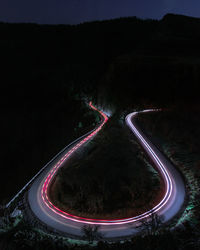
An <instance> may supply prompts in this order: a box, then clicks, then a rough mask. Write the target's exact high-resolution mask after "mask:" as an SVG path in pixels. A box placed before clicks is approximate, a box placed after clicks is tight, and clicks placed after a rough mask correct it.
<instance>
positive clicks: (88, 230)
mask: <svg viewBox="0 0 200 250" xmlns="http://www.w3.org/2000/svg"><path fill="white" fill-rule="evenodd" d="M99 227H100V226H98V225H94V226H93V225H84V226H83V227H82V229H81V231H82V233H83V239H86V240H88V241H89V243H92V242H93V241H94V240H100V239H102V237H103V235H102V233H100V232H99Z"/></svg>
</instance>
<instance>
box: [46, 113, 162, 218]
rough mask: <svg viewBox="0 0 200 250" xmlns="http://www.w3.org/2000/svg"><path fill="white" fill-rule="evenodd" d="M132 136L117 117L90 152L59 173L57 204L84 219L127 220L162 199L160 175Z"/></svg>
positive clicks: (53, 189) (54, 196)
mask: <svg viewBox="0 0 200 250" xmlns="http://www.w3.org/2000/svg"><path fill="white" fill-rule="evenodd" d="M130 136H131V135H130V133H129V131H128V129H127V128H125V127H124V125H123V126H122V125H120V124H119V122H118V116H117V115H115V116H113V117H112V118H111V120H110V121H109V123H108V124H107V126H106V127H105V128H104V130H103V132H101V133H100V134H99V135H98V136H97V137H96V138H95V139H93V141H92V142H91V143H90V145H88V147H89V149H87V150H86V153H85V154H84V155H83V156H82V157H81V158H80V159H79V160H76V159H74V160H72V161H71V162H70V164H69V163H67V164H66V167H62V169H61V170H60V171H59V172H58V176H57V177H56V179H55V182H54V184H53V185H52V187H51V190H50V192H49V195H50V196H51V199H52V200H53V201H54V204H57V206H58V207H60V208H62V209H64V210H65V211H68V212H69V211H72V212H73V213H74V214H76V215H77V214H79V215H81V216H83V217H85V216H86V217H93V218H94V217H95V218H96V217H99V218H119V217H124V218H126V217H129V216H133V215H137V214H138V213H141V212H143V211H144V209H145V206H149V207H151V206H152V205H153V204H154V203H155V202H157V201H158V200H159V199H161V197H162V190H161V189H160V180H159V176H158V173H157V172H156V171H154V172H153V171H152V167H151V166H150V167H148V166H147V165H145V164H144V162H143V161H142V159H140V157H139V156H141V155H140V150H141V149H140V148H138V147H136V145H134V144H133V142H131V141H130Z"/></svg>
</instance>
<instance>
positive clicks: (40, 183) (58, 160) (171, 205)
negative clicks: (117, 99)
mask: <svg viewBox="0 0 200 250" xmlns="http://www.w3.org/2000/svg"><path fill="white" fill-rule="evenodd" d="M89 105H90V107H91V108H92V109H93V110H96V111H98V112H99V113H100V115H101V117H102V121H101V123H100V125H98V127H96V128H95V129H94V130H92V131H91V132H89V133H87V134H86V135H84V136H82V137H81V138H79V139H77V140H76V141H74V142H73V143H71V144H70V145H69V147H66V148H65V150H64V151H61V152H60V153H59V154H58V155H57V156H56V157H55V158H54V160H53V161H51V162H50V163H49V164H48V165H47V166H46V167H45V168H44V169H43V171H42V172H41V173H40V174H39V175H38V176H37V177H36V178H35V180H34V181H33V183H32V185H31V187H30V189H29V192H28V202H29V205H30V208H31V210H32V212H33V213H34V215H35V216H36V217H37V218H38V219H39V220H40V221H42V222H43V223H45V224H46V225H47V226H49V227H50V228H54V229H56V230H58V231H61V232H64V233H67V234H70V235H74V236H81V235H82V231H81V228H82V226H83V225H85V224H95V225H100V229H99V231H100V232H102V233H103V234H104V237H105V238H114V237H122V236H129V235H132V234H134V233H136V232H138V228H137V227H136V226H137V225H138V222H139V221H141V220H142V219H144V218H147V217H149V216H150V215H151V214H152V212H156V213H157V214H158V215H162V216H164V221H165V222H167V221H169V220H170V219H171V218H173V217H174V216H175V215H176V214H177V213H178V212H179V210H180V209H181V207H182V205H183V203H184V198H185V186H184V182H183V180H182V178H181V175H180V174H179V172H178V171H177V170H176V169H175V168H174V167H173V166H172V164H171V163H170V162H169V161H168V160H167V158H166V157H165V156H164V155H163V154H162V153H161V152H160V151H159V150H158V149H157V148H156V147H155V146H154V145H153V144H152V143H151V141H150V140H149V139H148V138H147V137H146V136H145V135H144V133H143V132H142V131H141V130H140V128H139V127H138V126H137V124H136V122H135V119H134V118H135V117H136V116H137V115H138V114H139V113H141V112H133V113H131V114H129V115H128V116H127V117H126V124H127V125H128V127H129V128H130V129H131V130H132V132H133V133H134V135H135V136H136V137H137V139H138V141H139V143H140V144H141V145H142V147H143V149H144V151H145V152H146V153H147V154H148V156H149V157H150V158H151V160H152V161H153V162H154V164H155V166H156V168H157V169H158V170H159V172H160V174H161V175H162V177H163V180H164V183H165V194H164V197H163V198H162V200H161V201H160V202H159V203H158V204H157V205H156V206H155V207H154V208H152V209H151V210H149V211H146V212H145V213H143V214H140V215H138V216H135V217H132V218H125V219H119V220H95V219H88V218H82V217H78V216H75V215H72V214H69V213H66V212H64V211H62V210H60V209H59V208H58V207H56V206H55V205H54V204H53V203H52V202H51V201H50V199H49V196H48V189H49V186H50V183H51V182H52V180H53V179H54V177H55V175H56V173H57V171H58V170H59V168H60V167H62V166H63V164H64V162H66V161H67V160H68V159H69V158H70V157H71V156H72V155H74V154H75V153H76V152H79V150H81V148H82V147H84V145H86V144H87V142H88V141H90V140H91V139H92V138H93V137H94V136H95V135H96V134H97V133H98V132H99V131H100V130H101V129H102V127H103V126H104V124H105V123H106V122H107V120H108V117H107V115H106V114H105V113H104V112H102V111H100V110H98V109H97V108H96V107H94V106H93V105H92V103H91V102H90V104H89ZM152 111H154V110H145V111H142V112H152Z"/></svg>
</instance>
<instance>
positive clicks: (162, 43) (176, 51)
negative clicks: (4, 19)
mask: <svg viewBox="0 0 200 250" xmlns="http://www.w3.org/2000/svg"><path fill="white" fill-rule="evenodd" d="M199 42H200V21H199V19H195V18H189V17H184V16H178V15H172V14H169V15H166V16H165V17H164V18H163V19H162V20H160V21H156V20H140V19H137V18H135V17H134V18H121V19H116V20H110V21H103V22H92V23H85V24H81V25H76V26H69V25H57V26H52V25H37V24H7V23H0V54H1V61H2V62H3V65H2V66H1V69H0V70H1V98H0V99H1V102H2V105H1V108H2V109H1V126H2V127H1V134H2V136H1V138H2V139H1V144H2V145H3V147H2V158H1V171H2V173H3V174H2V175H1V177H0V190H3V191H2V192H0V200H1V201H2V202H3V203H6V202H7V201H8V200H9V198H11V196H13V195H14V194H15V193H16V191H17V190H19V189H20V188H21V187H22V186H23V185H24V184H25V183H26V182H27V181H28V180H30V177H32V176H33V175H34V174H35V173H36V172H37V171H38V170H39V169H40V168H41V166H43V165H44V164H45V163H46V162H48V160H49V159H51V158H52V156H54V155H55V154H56V153H57V152H58V151H59V150H60V149H61V148H63V147H64V146H65V145H66V144H68V143H69V142H70V141H72V140H73V139H75V138H76V137H77V136H79V135H80V134H82V133H83V132H86V131H84V129H85V130H89V129H90V128H91V127H90V126H93V125H94V123H95V121H96V118H95V117H94V116H93V115H92V113H91V112H88V111H87V110H88V109H87V108H86V106H85V105H84V104H83V103H84V102H83V101H84V100H85V98H86V97H87V98H88V99H92V100H93V101H94V102H95V103H96V104H100V105H101V106H103V107H106V108H107V107H109V106H110V107H112V108H113V109H115V110H116V111H117V113H118V114H119V113H120V112H121V111H123V112H124V110H125V111H127V112H128V111H129V110H130V111H132V110H133V109H136V108H138V109H139V108H143V107H144V108H145V107H153V106H158V107H162V108H163V107H167V108H168V107H174V106H177V104H180V106H181V105H183V106H184V114H183V113H181V112H178V110H177V111H175V112H174V113H173V114H174V115H173V117H171V115H172V113H171V114H170V116H169V117H168V116H167V115H166V114H167V113H164V114H163V116H165V115H166V117H165V118H164V117H161V118H160V120H156V119H155V120H151V121H150V120H149V121H147V120H146V121H145V122H146V125H148V126H152V131H154V129H153V126H154V127H155V131H159V129H162V130H161V132H160V135H158V136H157V137H156V142H158V144H160V147H161V148H162V149H163V150H164V152H165V153H166V154H167V155H168V156H169V157H171V160H172V161H173V162H174V164H176V165H177V166H179V167H180V169H181V171H182V172H183V173H184V174H185V176H186V179H187V185H188V192H189V194H190V198H191V197H193V198H192V199H193V201H194V203H193V204H190V207H189V208H187V210H186V212H185V215H187V214H190V211H193V212H194V214H195V217H192V218H194V219H193V220H194V222H195V220H196V221H197V222H198V221H199V217H198V214H199V212H198V207H199V204H198V201H199V167H198V164H199V144H198V139H195V138H198V136H199V135H198V132H197V131H198V130H199V125H195V127H194V128H191V130H189V129H188V128H190V125H191V121H192V119H196V122H198V120H199V118H198V115H196V114H198V113H197V112H199V109H197V110H196V111H195V112H193V114H190V112H189V110H187V109H186V106H187V105H188V106H189V107H192V104H196V103H197V102H199V81H200V60H199V58H200V50H199ZM197 106H198V107H199V104H198V105H197ZM193 110H195V109H193ZM179 111H180V109H179ZM185 111H187V112H185ZM85 114H86V116H85ZM168 114H169V113H168ZM181 114H182V115H181ZM186 114H187V116H186V117H185V115H186ZM145 115H146V114H145ZM155 117H156V116H155ZM157 117H158V116H157ZM186 119H187V123H185V120H186ZM162 120H163V121H164V122H163V125H162V126H161V125H160V122H161V121H162ZM189 120H191V121H190V122H188V121H189ZM152 121H153V122H152ZM170 121H173V125H172V124H171V125H170ZM175 121H176V122H177V123H176V122H175ZM178 121H179V122H178ZM181 121H184V123H183V122H182V123H181ZM143 124H144V127H145V123H143ZM150 124H151V125H150ZM175 124H176V126H175ZM174 126H175V128H174ZM181 127H183V130H181V129H182V128H181ZM74 128H75V129H74ZM148 130H151V129H150V127H149V128H148ZM117 131H119V130H117ZM189 131H190V132H189ZM104 133H105V135H106V133H107V132H106V130H105V131H104ZM156 133H157V132H156ZM110 135H111V134H110ZM110 135H109V136H110ZM119 135H120V134H118V133H117V132H116V133H115V132H113V137H114V138H116V142H117V137H118V136H119ZM122 135H124V136H125V134H123V133H122ZM182 136H184V139H180V138H183V137H182ZM113 137H112V135H111V136H110V138H112V139H113V140H114V138H113ZM119 137H120V138H122V137H121V136H119ZM125 138H127V137H126V136H125V137H124V141H123V140H122V144H118V148H119V147H121V149H124V150H122V151H123V154H122V155H123V156H124V157H123V159H122V156H121V152H120V153H119V151H117V147H113V150H116V153H115V154H116V156H117V157H119V158H117V157H116V158H117V159H119V160H117V159H116V158H115V157H114V153H113V156H112V155H111V156H112V157H111V158H110V159H112V162H115V166H116V169H117V171H116V169H113V168H114V165H113V166H112V164H110V166H112V168H111V169H110V168H109V169H108V168H104V170H105V174H106V175H107V180H108V182H107V183H109V181H111V180H112V178H113V179H114V178H116V180H117V181H118V182H114V184H113V183H112V184H113V187H114V188H115V190H117V191H120V192H122V193H124V191H123V190H122V189H123V188H126V189H127V188H128V187H129V188H130V187H131V186H129V182H130V179H129V177H126V178H127V179H126V178H125V177H124V176H125V172H123V171H121V166H122V165H123V166H127V168H128V169H129V170H130V171H131V169H132V168H131V166H130V165H129V164H127V162H125V160H126V157H128V156H129V153H130V151H129V153H126V152H125V151H126V150H127V152H128V150H129V149H128V148H129V146H130V143H129V142H128V141H127V140H126V139H125ZM157 139H158V140H157ZM101 140H102V141H101V142H102V145H103V143H105V145H108V146H109V139H107V140H106V139H105V136H104V137H103V134H102V139H101ZM192 140H193V141H192ZM164 141H166V143H165V144H164ZM99 142H100V139H99ZM172 142H173V144H172ZM185 142H187V145H186V144H184V143H185ZM120 143H121V142H120ZM128 143H129V144H128ZM125 144H126V145H125ZM100 145H101V143H99V146H100ZM110 145H111V144H110ZM107 148H109V147H107ZM177 148H178V150H177ZM100 150H102V148H101V149H100V148H99V149H97V148H96V149H95V148H93V151H91V154H89V152H88V156H87V158H86V159H87V160H85V162H84V164H86V163H87V161H88V163H89V159H90V160H91V166H92V167H93V165H92V161H93V160H92V157H94V156H95V157H97V158H96V159H99V160H98V162H100V158H98V157H99V156H98V152H100ZM132 150H136V149H132ZM105 152H106V153H109V152H110V150H109V152H107V151H105ZM183 152H184V153H183ZM108 155H109V154H108ZM133 155H134V156H132V158H129V159H130V160H131V161H130V162H134V168H135V167H136V166H139V165H140V164H141V162H140V160H139V158H138V157H137V152H136V151H135V152H134V154H133ZM104 156H105V158H106V155H104ZM120 157H121V158H120ZM133 158H134V159H133ZM101 160H103V161H102V162H103V163H105V159H101ZM96 162H97V161H96ZM106 162H107V161H106ZM136 163H137V164H136ZM76 164H77V166H78V168H79V166H80V163H76ZM98 166H99V170H98ZM110 166H109V167H110ZM101 167H102V168H103V167H104V164H101ZM141 167H142V166H141ZM143 167H144V165H143ZM143 167H142V168H143ZM81 169H84V165H83V166H81V167H80V172H79V171H78V170H75V168H73V170H72V168H71V169H70V168H69V169H68V170H66V171H69V172H70V171H72V172H73V171H74V173H76V174H77V175H81ZM96 169H97V171H96ZM145 169H146V168H145ZM135 170H136V171H138V175H139V176H140V170H137V169H134V171H135ZM63 171H64V169H63ZM76 171H77V172H76ZM92 171H93V172H92ZM101 171H102V169H101ZM101 171H100V164H99V165H98V164H97V168H95V171H94V170H92V168H91V172H90V173H89V172H88V175H91V174H92V173H94V178H93V180H94V181H96V179H97V178H96V179H95V175H97V176H98V174H99V173H100V172H101ZM109 171H110V173H109ZM144 171H147V170H144ZM147 172H148V171H147ZM63 173H64V172H63ZM119 173H120V174H122V176H119ZM128 173H131V172H128ZM147 174H148V173H147ZM66 176H67V175H66ZM108 177H109V178H110V177H111V180H109V178H108ZM122 177H123V178H125V179H126V181H125V182H123V181H122V180H123V179H121V178H122ZM132 177H133V176H131V175H130V178H131V183H133V182H132V181H133V180H134V178H132ZM84 178H86V177H84ZM79 180H80V178H79ZM149 182H151V178H150V179H149ZM74 183H75V182H74ZM83 183H85V184H87V183H88V180H87V178H86V179H84V180H83V182H82V184H83ZM97 183H99V182H98V181H97ZM116 183H120V185H119V186H118V185H116ZM136 183H137V180H136V182H135V185H136V186H135V187H133V186H132V188H133V189H132V190H131V192H127V191H126V194H129V195H131V194H135V192H136V189H137V184H136ZM82 184H81V185H82ZM73 185H74V190H72V191H73V192H75V190H76V188H78V185H77V184H76V188H75V184H73ZM91 185H92V184H91V183H90V184H89V186H90V187H91ZM142 185H143V184H142ZM148 185H149V184H148ZM148 185H147V186H148ZM82 188H83V187H82ZM84 188H85V187H84ZM106 188H107V187H106ZM146 188H147V187H146V186H145V184H144V185H143V188H142V190H143V191H144V190H146ZM98 189H99V191H98V192H100V193H103V186H102V185H101V183H100V184H99V185H98ZM85 190H86V188H85ZM150 191H152V189H150ZM90 192H91V193H90V194H91V195H93V194H92V191H91V190H90ZM95 192H96V190H95ZM194 192H196V193H194ZM112 193H113V191H112V190H110V193H108V195H109V196H110V198H111V194H112ZM149 193H151V192H149ZM140 195H141V194H140ZM93 197H94V195H93ZM101 197H103V196H101ZM68 198H69V197H68ZM76 198H78V197H76ZM122 198H123V197H117V196H113V197H112V199H114V202H115V204H119V205H120V203H119V202H118V201H119V200H120V199H122ZM135 198H136V197H135ZM146 198H147V199H149V198H150V197H148V196H147V197H146ZM118 199H119V200H118ZM58 200H59V197H58ZM122 200H123V199H122ZM122 200H121V201H122ZM125 200H126V201H127V199H125ZM74 201H75V200H72V205H73V208H76V211H77V206H75V204H74ZM83 201H84V202H83V204H84V206H83V207H82V210H84V209H85V211H86V210H87V211H86V212H88V209H87V207H89V208H90V209H91V208H92V210H93V213H95V209H96V210H98V211H99V207H98V206H96V204H100V203H99V201H98V200H95V199H93V204H92V205H89V204H87V199H83ZM132 201H133V200H132ZM135 201H136V203H137V202H139V199H138V200H137V199H136V200H135ZM101 204H104V205H103V206H105V207H106V209H107V210H108V211H109V212H110V213H111V211H113V208H112V207H111V206H110V204H107V203H106V202H104V203H101ZM134 204H135V203H134ZM79 205H80V199H79ZM126 205H129V206H130V205H131V206H132V204H126ZM67 206H69V204H67ZM140 206H142V204H140V205H139V207H140ZM83 208H84V209H83ZM103 209H104V208H103ZM119 209H121V208H119ZM79 212H80V211H79ZM90 212H92V211H90ZM186 217H187V216H186ZM3 221H5V220H3ZM19 226H20V227H16V228H15V229H14V231H8V232H6V233H5V232H3V233H1V236H0V237H1V240H0V242H1V243H0V244H1V245H0V248H1V249H15V248H16V249H17V248H18V249H27V248H28V249H47V248H51V249H53V248H56V249H59V248H60V249H63V248H64V246H63V242H61V241H60V240H57V239H54V240H53V241H52V240H51V238H49V237H41V235H40V234H39V233H38V232H36V231H34V230H33V229H32V228H28V229H27V228H26V225H24V224H20V225H19ZM15 230H17V231H15ZM32 230H33V231H32ZM21 232H23V233H21ZM17 237H19V238H18V240H16V238H17ZM22 239H23V241H22ZM24 239H27V240H24ZM22 242H23V243H22ZM30 242H31V243H30ZM171 246H173V248H174V249H188V248H189V249H192V248H195V247H196V248H197V249H198V248H199V226H198V223H196V224H195V223H192V227H191V223H189V224H188V223H184V230H180V231H176V232H171V231H167V232H165V233H163V234H159V235H150V236H149V235H148V236H145V237H136V238H133V240H132V242H125V243H123V244H121V243H117V244H107V243H104V242H100V243H99V244H98V246H97V247H96V249H124V248H125V249H162V250H163V249H172V248H171ZM65 247H66V246H65ZM67 248H68V246H67V247H66V249H67ZM72 248H73V249H81V248H82V249H88V246H87V247H78V246H73V247H72Z"/></svg>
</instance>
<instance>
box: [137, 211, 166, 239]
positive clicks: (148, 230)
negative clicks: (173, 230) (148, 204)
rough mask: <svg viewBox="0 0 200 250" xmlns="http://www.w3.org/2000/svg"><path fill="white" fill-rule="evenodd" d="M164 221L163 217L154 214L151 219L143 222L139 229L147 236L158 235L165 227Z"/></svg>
mask: <svg viewBox="0 0 200 250" xmlns="http://www.w3.org/2000/svg"><path fill="white" fill-rule="evenodd" d="M163 220H164V217H163V216H159V215H158V214H157V213H154V212H152V213H151V214H150V216H149V217H146V218H144V219H143V220H142V221H141V224H140V225H139V228H141V231H142V232H143V233H144V234H145V235H147V236H150V235H157V234H158V233H159V230H160V228H161V227H162V225H163Z"/></svg>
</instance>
